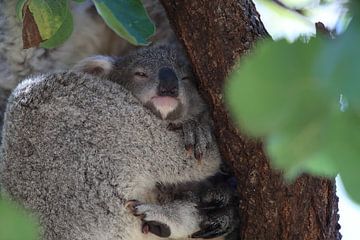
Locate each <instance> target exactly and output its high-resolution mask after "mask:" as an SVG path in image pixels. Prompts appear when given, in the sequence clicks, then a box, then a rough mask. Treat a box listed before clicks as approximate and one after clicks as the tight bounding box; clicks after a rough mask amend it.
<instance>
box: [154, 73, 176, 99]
mask: <svg viewBox="0 0 360 240" xmlns="http://www.w3.org/2000/svg"><path fill="white" fill-rule="evenodd" d="M159 80H160V83H159V86H158V95H159V96H170V97H177V96H178V95H179V80H178V78H177V77H176V74H175V72H174V71H173V70H172V69H171V68H168V67H164V68H161V69H160V70H159Z"/></svg>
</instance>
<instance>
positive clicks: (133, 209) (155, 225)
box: [125, 200, 171, 238]
mask: <svg viewBox="0 0 360 240" xmlns="http://www.w3.org/2000/svg"><path fill="white" fill-rule="evenodd" d="M125 207H126V208H127V209H128V210H129V211H130V213H131V214H133V215H134V216H136V217H138V218H140V219H141V221H142V227H141V231H142V232H143V233H144V234H148V233H152V234H155V235H157V236H159V237H164V238H165V237H169V236H170V235H171V231H170V227H169V226H168V225H167V224H166V223H164V222H161V221H164V220H163V219H161V216H160V215H159V212H160V211H159V209H158V208H159V207H158V206H156V205H151V204H143V203H141V202H139V201H137V200H130V201H127V202H126V203H125Z"/></svg>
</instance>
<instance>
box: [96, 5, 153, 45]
mask: <svg viewBox="0 0 360 240" xmlns="http://www.w3.org/2000/svg"><path fill="white" fill-rule="evenodd" d="M93 2H94V3H95V6H96V9H97V11H98V13H99V14H100V15H101V16H102V18H103V19H104V20H105V22H106V23H107V25H108V26H109V27H110V28H111V29H112V30H114V31H115V32H116V33H117V34H118V35H119V36H121V37H122V38H124V39H126V40H127V41H129V42H130V43H132V44H134V45H148V44H149V41H148V39H149V38H150V37H151V36H152V35H153V34H154V33H155V26H154V24H153V23H152V22H151V20H150V19H149V16H148V15H147V13H146V10H145V9H144V7H143V5H142V3H141V1H140V0H118V1H113V0H93Z"/></svg>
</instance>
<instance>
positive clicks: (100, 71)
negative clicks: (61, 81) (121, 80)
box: [71, 55, 115, 76]
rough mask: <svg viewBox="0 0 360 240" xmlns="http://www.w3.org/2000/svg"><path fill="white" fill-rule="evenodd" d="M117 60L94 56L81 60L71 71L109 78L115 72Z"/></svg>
mask: <svg viewBox="0 0 360 240" xmlns="http://www.w3.org/2000/svg"><path fill="white" fill-rule="evenodd" d="M114 64H115V59H114V58H113V57H109V56H101V55H98V56H92V57H88V58H85V59H83V60H81V61H80V62H79V63H77V64H76V65H75V66H74V67H73V68H72V69H71V70H72V71H74V72H83V73H88V74H92V75H96V76H107V75H109V73H110V72H111V71H112V70H113V68H114Z"/></svg>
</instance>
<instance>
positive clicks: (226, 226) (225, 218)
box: [191, 206, 239, 239]
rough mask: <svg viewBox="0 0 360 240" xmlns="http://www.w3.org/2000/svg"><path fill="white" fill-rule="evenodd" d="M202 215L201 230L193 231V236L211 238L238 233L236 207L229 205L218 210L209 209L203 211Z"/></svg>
mask: <svg viewBox="0 0 360 240" xmlns="http://www.w3.org/2000/svg"><path fill="white" fill-rule="evenodd" d="M202 215H203V221H202V222H201V223H200V230H199V231H197V232H195V233H193V234H192V235H191V238H204V239H209V238H215V237H219V236H230V235H231V236H232V235H234V234H236V232H237V227H238V225H239V217H238V210H237V209H236V208H234V207H231V206H228V207H225V208H221V209H216V210H210V211H208V210H207V211H204V212H202ZM231 239H233V238H231ZM234 239H236V238H234Z"/></svg>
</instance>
